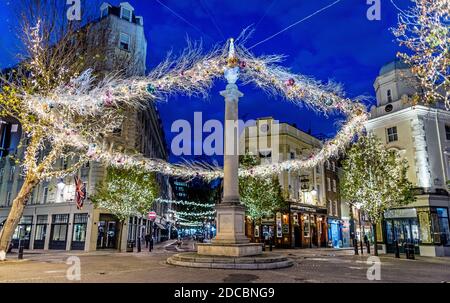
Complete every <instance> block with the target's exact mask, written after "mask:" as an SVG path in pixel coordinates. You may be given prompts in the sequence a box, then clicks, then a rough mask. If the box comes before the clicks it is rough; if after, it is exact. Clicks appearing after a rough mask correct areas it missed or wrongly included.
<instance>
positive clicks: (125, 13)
mask: <svg viewBox="0 0 450 303" xmlns="http://www.w3.org/2000/svg"><path fill="white" fill-rule="evenodd" d="M120 18H122V19H125V20H127V21H128V22H131V10H129V9H127V8H124V7H121V8H120Z"/></svg>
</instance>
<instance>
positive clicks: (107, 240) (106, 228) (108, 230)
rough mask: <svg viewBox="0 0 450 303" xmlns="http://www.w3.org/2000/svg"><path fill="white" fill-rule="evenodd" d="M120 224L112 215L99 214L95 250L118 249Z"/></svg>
mask: <svg viewBox="0 0 450 303" xmlns="http://www.w3.org/2000/svg"><path fill="white" fill-rule="evenodd" d="M119 226H120V222H119V220H118V219H117V217H116V216H114V215H112V214H100V217H99V221H98V226H97V229H98V233H97V249H117V248H118V247H119V241H120V240H119V231H120V227H119Z"/></svg>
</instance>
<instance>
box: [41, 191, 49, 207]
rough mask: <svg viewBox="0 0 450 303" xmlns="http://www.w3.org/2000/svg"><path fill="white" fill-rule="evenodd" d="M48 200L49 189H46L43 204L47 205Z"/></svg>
mask: <svg viewBox="0 0 450 303" xmlns="http://www.w3.org/2000/svg"><path fill="white" fill-rule="evenodd" d="M47 199H48V187H44V192H43V194H42V204H46V203H47Z"/></svg>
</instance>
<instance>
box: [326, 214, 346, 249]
mask: <svg viewBox="0 0 450 303" xmlns="http://www.w3.org/2000/svg"><path fill="white" fill-rule="evenodd" d="M343 226H344V224H343V221H342V220H339V219H337V218H328V244H329V245H328V246H329V247H333V248H342V247H344V241H343V239H344V237H343Z"/></svg>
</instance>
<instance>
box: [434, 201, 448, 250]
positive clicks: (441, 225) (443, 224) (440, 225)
mask: <svg viewBox="0 0 450 303" xmlns="http://www.w3.org/2000/svg"><path fill="white" fill-rule="evenodd" d="M431 219H432V226H433V238H434V243H436V244H441V245H447V244H449V243H450V230H449V222H448V211H447V208H443V207H439V208H436V212H434V211H433V210H432V216H431Z"/></svg>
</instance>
